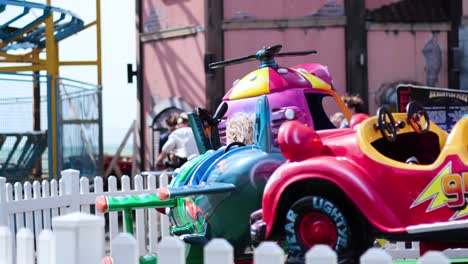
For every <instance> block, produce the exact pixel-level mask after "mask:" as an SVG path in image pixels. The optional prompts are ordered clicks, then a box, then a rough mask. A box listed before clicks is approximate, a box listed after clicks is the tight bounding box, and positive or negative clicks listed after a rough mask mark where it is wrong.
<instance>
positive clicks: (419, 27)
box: [366, 22, 451, 32]
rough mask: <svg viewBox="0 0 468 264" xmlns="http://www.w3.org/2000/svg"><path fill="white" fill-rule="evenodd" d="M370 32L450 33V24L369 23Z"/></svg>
mask: <svg viewBox="0 0 468 264" xmlns="http://www.w3.org/2000/svg"><path fill="white" fill-rule="evenodd" d="M366 28H367V30H368V31H410V32H414V31H431V32H432V31H450V29H451V24H450V23H449V22H442V23H376V22H367V23H366Z"/></svg>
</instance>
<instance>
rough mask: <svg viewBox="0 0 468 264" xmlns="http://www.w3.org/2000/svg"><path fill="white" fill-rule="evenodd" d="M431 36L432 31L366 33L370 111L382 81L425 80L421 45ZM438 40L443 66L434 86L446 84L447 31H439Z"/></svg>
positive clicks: (373, 109)
mask: <svg viewBox="0 0 468 264" xmlns="http://www.w3.org/2000/svg"><path fill="white" fill-rule="evenodd" d="M431 38H432V33H431V32H417V33H411V32H399V33H398V34H395V33H390V32H377V31H371V32H369V33H368V35H367V45H368V76H369V77H368V78H369V79H368V80H369V111H370V113H371V114H375V113H376V110H377V102H376V97H377V96H378V95H379V94H381V91H379V88H380V87H381V85H382V84H384V83H392V82H397V81H401V80H405V81H415V82H417V83H419V84H422V85H425V84H426V74H425V71H424V68H425V60H424V56H423V54H422V49H423V48H424V46H425V45H426V43H427V41H429V40H430V39H431ZM437 39H438V43H439V45H440V47H441V50H442V67H441V69H440V73H439V81H438V83H437V84H436V86H439V87H447V55H446V52H447V45H446V43H447V34H446V33H439V35H438V36H437Z"/></svg>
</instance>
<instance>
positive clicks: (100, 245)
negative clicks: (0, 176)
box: [0, 213, 450, 264]
mask: <svg viewBox="0 0 468 264" xmlns="http://www.w3.org/2000/svg"><path fill="white" fill-rule="evenodd" d="M52 223H53V226H54V231H50V230H43V231H41V233H40V234H39V236H38V237H37V244H38V247H37V252H36V251H35V250H34V235H33V233H32V231H30V230H29V229H26V228H22V229H20V230H19V232H18V234H17V235H16V243H17V247H16V259H15V258H14V255H13V254H12V250H13V235H12V233H11V231H10V229H9V228H8V227H0V263H2V264H13V263H14V260H16V264H32V263H37V264H63V263H68V264H98V263H101V261H102V258H103V257H104V219H103V217H101V216H94V215H89V214H85V213H72V214H68V215H64V216H59V217H55V218H54V219H53V220H52ZM138 252H139V250H138V242H137V240H136V239H135V238H134V237H133V236H132V235H129V234H127V233H121V234H120V235H118V236H117V237H116V238H115V239H114V240H112V242H111V258H112V260H113V261H112V262H113V264H137V263H138V257H139V253H138ZM157 253H158V258H159V259H158V263H159V264H185V245H184V243H183V242H182V241H181V240H180V239H178V238H177V237H164V238H163V239H162V242H161V243H160V245H159V249H158V252H157ZM36 256H37V257H36ZM204 256H205V257H204V263H205V264H232V263H234V262H233V256H234V253H233V247H232V246H231V245H230V244H229V243H228V242H227V241H226V240H224V239H213V240H212V241H210V242H209V243H208V244H207V246H206V247H205V248H204ZM285 259H286V257H285V255H284V253H283V250H282V249H281V248H280V247H279V246H278V245H277V244H276V243H274V242H264V243H262V244H260V246H258V247H257V248H256V249H255V250H254V264H284V263H285ZM35 261H37V262H35ZM312 263H314V264H336V263H337V256H336V253H335V252H334V251H333V250H332V249H331V248H329V247H328V246H324V245H318V246H315V247H313V248H311V249H310V250H309V252H307V254H306V264H312ZM360 263H361V264H390V263H392V257H391V256H390V254H388V253H387V252H385V250H383V249H380V248H372V249H369V250H368V251H367V252H366V253H365V254H364V255H362V256H361V258H360ZM417 263H420V264H446V263H450V262H449V259H448V258H447V257H446V256H445V255H443V254H442V253H440V252H427V253H426V254H425V255H424V256H422V257H421V258H420V259H419V260H418V262H417Z"/></svg>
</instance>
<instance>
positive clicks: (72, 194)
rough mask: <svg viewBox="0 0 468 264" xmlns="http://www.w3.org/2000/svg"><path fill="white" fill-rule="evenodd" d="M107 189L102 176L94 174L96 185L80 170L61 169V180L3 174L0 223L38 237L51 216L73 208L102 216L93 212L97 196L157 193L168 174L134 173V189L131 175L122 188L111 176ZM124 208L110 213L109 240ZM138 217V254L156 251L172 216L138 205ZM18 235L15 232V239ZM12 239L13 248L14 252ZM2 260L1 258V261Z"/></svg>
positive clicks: (118, 226)
mask: <svg viewBox="0 0 468 264" xmlns="http://www.w3.org/2000/svg"><path fill="white" fill-rule="evenodd" d="M107 181H108V182H107V184H108V191H107V192H104V191H103V187H104V186H103V183H104V182H103V179H102V178H101V177H95V178H94V179H93V181H92V182H93V186H92V187H93V188H90V181H89V179H88V178H86V177H82V178H80V177H79V171H76V170H65V171H62V177H61V179H60V181H58V182H57V181H56V180H51V181H47V180H44V181H42V182H38V181H35V182H33V183H32V184H31V183H30V182H25V183H19V182H17V183H15V184H14V185H12V184H10V183H6V179H5V178H3V177H0V226H8V227H9V229H10V231H11V233H12V234H16V233H17V232H19V230H21V229H22V228H27V229H29V230H31V231H32V232H33V235H34V238H38V237H39V234H40V233H41V231H42V230H51V229H52V228H55V227H53V225H52V218H53V217H55V216H59V215H63V214H66V213H71V212H79V211H81V212H84V213H90V212H92V213H93V214H96V215H97V216H101V215H102V214H101V213H100V212H94V204H95V200H96V197H97V196H100V195H107V196H121V195H138V194H144V193H155V190H156V189H157V187H159V186H167V184H168V174H149V175H148V176H145V177H142V176H140V175H137V176H135V178H134V182H133V189H132V188H131V187H132V186H131V182H130V178H129V177H128V176H123V177H122V178H121V188H120V190H118V189H117V178H116V177H114V176H111V177H109V178H108V179H107ZM121 214H122V212H110V213H109V217H108V219H109V222H108V225H109V236H110V240H114V238H115V237H116V236H117V235H118V234H119V232H123V230H124V229H123V228H124V227H123V223H122V221H121V220H122V218H121V217H120V218H119V215H121ZM135 214H136V218H135V235H136V238H137V241H138V245H139V254H141V255H143V254H146V253H147V252H155V251H156V250H157V244H158V239H159V238H160V237H164V236H168V235H169V219H168V218H167V216H166V215H163V214H160V213H159V212H157V211H156V210H155V209H138V210H136V213H135ZM14 239H15V236H13V240H14ZM15 244H16V243H13V252H15V249H14V247H15ZM0 263H1V262H0Z"/></svg>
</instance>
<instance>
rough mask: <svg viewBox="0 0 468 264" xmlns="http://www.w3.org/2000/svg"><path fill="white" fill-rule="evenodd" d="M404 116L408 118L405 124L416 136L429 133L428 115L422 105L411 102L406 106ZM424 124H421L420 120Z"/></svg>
mask: <svg viewBox="0 0 468 264" xmlns="http://www.w3.org/2000/svg"><path fill="white" fill-rule="evenodd" d="M406 114H407V115H408V118H407V119H406V122H407V123H408V124H409V125H410V126H411V127H412V128H413V130H414V131H416V133H418V134H425V133H427V131H429V124H430V123H431V122H430V121H429V114H428V113H427V111H426V109H424V107H422V105H420V104H418V103H417V102H416V101H411V102H409V103H408V104H407V105H406ZM421 117H422V118H424V122H425V123H423V122H422V120H421V119H422V118H421Z"/></svg>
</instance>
